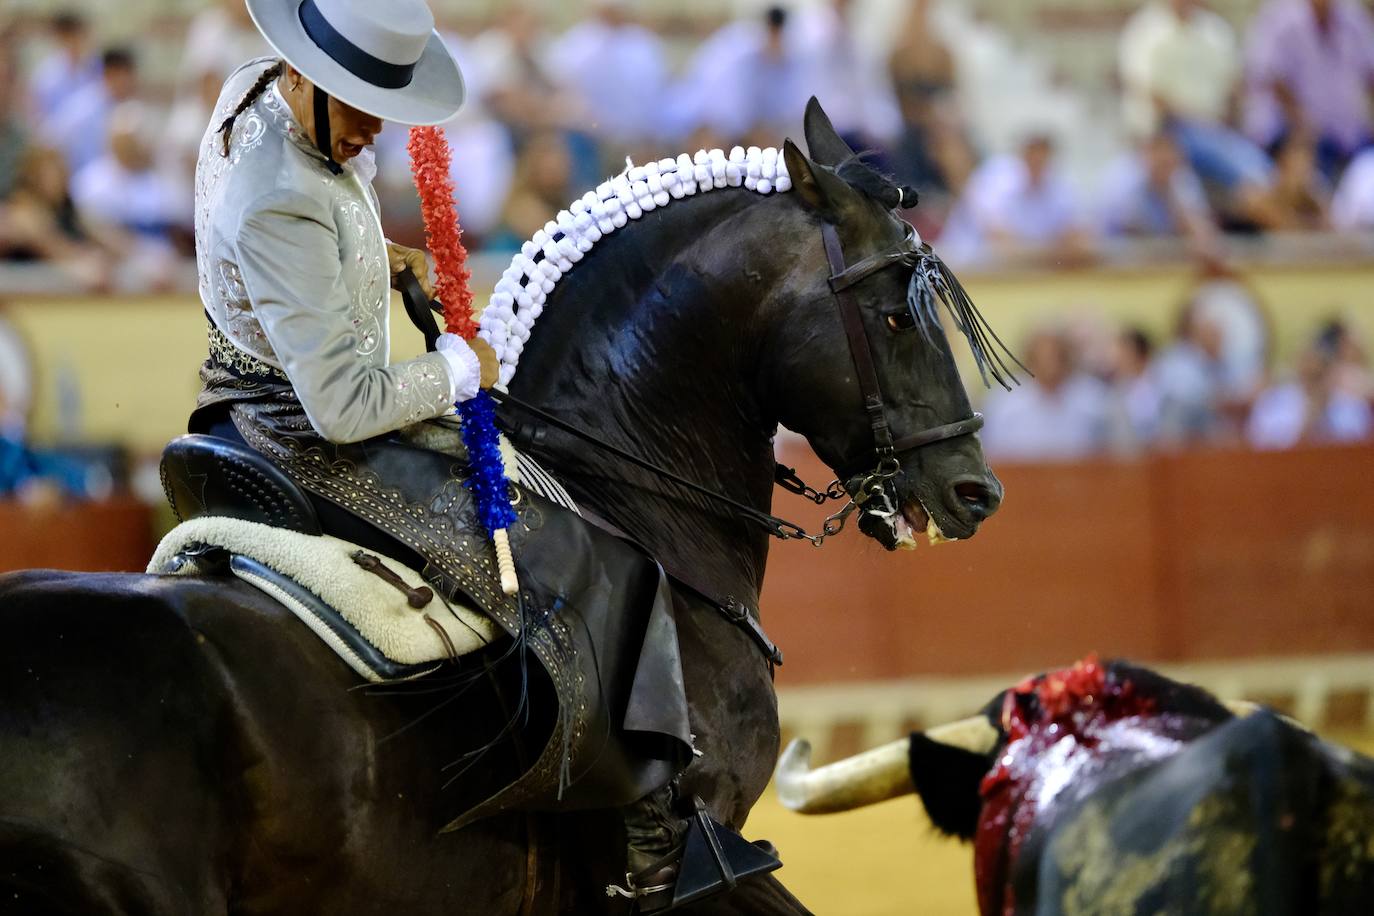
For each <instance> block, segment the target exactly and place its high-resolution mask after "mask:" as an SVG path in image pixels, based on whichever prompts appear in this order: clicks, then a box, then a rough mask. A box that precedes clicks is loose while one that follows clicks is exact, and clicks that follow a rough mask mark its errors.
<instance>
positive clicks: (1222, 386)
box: [1155, 303, 1226, 447]
mask: <svg viewBox="0 0 1374 916" xmlns="http://www.w3.org/2000/svg"><path fill="white" fill-rule="evenodd" d="M1224 346H1225V338H1224V337H1223V332H1222V328H1221V326H1220V325H1219V324H1218V323H1217V322H1215V321H1213V320H1210V319H1209V318H1208V317H1207V316H1205V315H1204V314H1202V310H1201V309H1200V308H1199V307H1198V306H1197V304H1196V303H1192V304H1190V305H1189V306H1188V307H1186V308H1185V309H1184V310H1183V312H1182V314H1181V315H1180V317H1179V322H1178V327H1177V330H1176V333H1175V337H1174V342H1173V343H1172V344H1171V345H1170V346H1169V347H1168V348H1167V349H1165V351H1164V352H1163V353H1161V354H1160V356H1159V359H1158V361H1157V362H1156V364H1155V379H1156V381H1157V383H1158V385H1159V399H1160V406H1159V425H1158V427H1157V435H1156V441H1158V442H1159V443H1161V444H1163V445H1167V446H1173V447H1177V446H1182V445H1193V444H1198V443H1206V442H1213V441H1216V440H1217V439H1219V438H1221V437H1222V435H1223V432H1224V429H1225V421H1224V416H1223V413H1222V407H1221V404H1222V400H1223V393H1224V391H1225V390H1226V364H1225V361H1224V360H1223V358H1222V352H1223V349H1224Z"/></svg>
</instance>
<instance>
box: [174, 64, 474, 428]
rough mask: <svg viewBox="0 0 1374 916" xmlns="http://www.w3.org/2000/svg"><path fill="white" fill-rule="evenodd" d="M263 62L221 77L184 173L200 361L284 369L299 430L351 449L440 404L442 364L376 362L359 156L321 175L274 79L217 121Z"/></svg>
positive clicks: (446, 392) (377, 314)
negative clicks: (203, 351)
mask: <svg viewBox="0 0 1374 916" xmlns="http://www.w3.org/2000/svg"><path fill="white" fill-rule="evenodd" d="M271 63H272V60H271V59H270V58H259V59H257V60H253V61H250V62H248V63H247V64H244V65H243V66H242V67H240V68H239V69H238V70H236V71H234V73H233V74H232V75H230V77H229V79H228V81H227V82H226V83H225V84H224V88H223V90H221V93H220V97H219V101H217V102H216V103H215V112H214V116H213V117H212V118H211V124H210V127H209V128H208V130H207V131H206V134H205V138H204V139H203V140H202V141H201V146H200V155H199V160H198V162H197V164H196V262H197V269H198V271H199V274H200V298H201V301H202V302H203V303H204V305H205V311H206V313H207V314H208V315H209V317H210V322H211V328H210V349H211V356H212V359H214V360H216V361H218V362H219V363H220V364H222V365H227V366H230V367H234V368H235V369H237V370H239V371H241V372H246V373H250V374H257V375H262V374H268V375H278V374H281V373H284V374H285V377H286V378H287V379H288V380H289V381H290V383H291V386H292V388H293V389H294V390H295V392H296V395H297V397H298V398H299V399H300V402H301V406H302V407H303V408H304V409H305V414H306V416H307V417H309V419H310V423H311V425H313V426H314V427H315V430H316V431H317V432H318V433H319V434H320V435H321V436H323V437H324V438H326V439H329V440H330V441H333V442H356V441H359V440H361V439H367V438H370V437H372V436H377V435H380V434H382V433H386V432H390V431H392V430H396V429H399V428H401V427H403V426H407V425H409V424H411V423H415V422H418V421H420V420H427V419H429V418H431V417H436V416H440V415H442V414H444V413H447V412H448V411H449V410H450V409H451V408H452V406H453V405H452V401H451V398H452V387H453V379H452V376H451V370H450V369H449V366H448V364H447V362H446V361H445V359H444V357H443V356H441V355H440V354H438V353H428V354H425V355H423V356H421V357H419V358H417V359H412V360H408V361H406V362H400V363H396V364H395V365H388V362H389V345H390V339H389V333H390V330H389V316H390V270H389V268H388V265H387V254H386V240H385V238H384V236H383V235H382V225H381V220H380V217H379V211H378V208H377V198H376V195H375V193H374V192H373V190H372V184H371V181H372V176H373V174H374V173H375V170H376V166H375V164H374V163H373V161H372V158H371V153H370V152H366V151H365V152H364V154H363V155H362V156H359V157H357V158H356V159H354V160H353V161H352V162H351V163H349V164H346V165H344V167H343V173H342V174H341V175H333V174H331V173H330V171H329V170H328V169H327V168H326V166H325V159H324V156H323V155H322V154H321V153H320V152H319V150H317V149H316V148H315V147H314V145H313V144H312V143H311V142H310V139H309V137H308V136H307V135H306V133H305V132H304V131H303V130H301V128H300V127H299V126H298V125H297V124H296V123H295V121H294V119H293V118H292V116H291V111H290V109H289V108H288V107H287V104H286V102H285V100H284V99H283V98H282V96H281V94H280V93H279V92H278V91H277V88H276V86H275V84H274V85H273V86H271V87H270V88H269V89H268V90H267V91H266V92H264V93H263V94H262V95H260V96H259V97H258V99H257V100H256V101H255V102H254V103H253V104H252V105H251V106H250V107H249V108H248V109H246V110H245V111H244V112H243V114H241V115H239V117H238V119H237V120H236V121H235V124H234V130H233V135H232V137H231V140H230V145H229V155H228V156H227V157H226V156H224V155H222V152H223V147H222V137H221V135H220V134H218V133H216V130H217V128H218V127H219V124H220V123H221V122H222V121H223V120H224V118H225V117H227V116H228V115H229V114H230V112H232V111H233V110H234V108H235V107H236V106H237V105H238V103H239V101H240V100H241V99H242V98H243V95H244V93H245V92H247V91H248V89H249V88H250V87H251V86H252V84H253V82H254V81H255V80H256V79H257V78H258V76H259V75H260V74H261V73H262V72H263V71H264V70H265V69H266V68H267V67H268V66H270V65H271Z"/></svg>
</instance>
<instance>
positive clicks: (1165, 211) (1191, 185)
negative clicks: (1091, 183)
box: [1101, 154, 1211, 236]
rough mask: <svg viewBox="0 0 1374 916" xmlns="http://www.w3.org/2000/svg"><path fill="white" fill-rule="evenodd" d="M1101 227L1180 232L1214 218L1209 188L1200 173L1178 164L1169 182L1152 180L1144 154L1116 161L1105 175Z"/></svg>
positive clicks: (1125, 231)
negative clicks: (1165, 183) (1209, 202)
mask: <svg viewBox="0 0 1374 916" xmlns="http://www.w3.org/2000/svg"><path fill="white" fill-rule="evenodd" d="M1101 219H1102V228H1103V230H1104V231H1105V232H1106V233H1107V234H1108V235H1145V236H1181V235H1186V234H1188V232H1189V230H1190V228H1192V227H1195V226H1201V225H1205V224H1207V223H1208V222H1210V220H1211V210H1210V208H1209V207H1208V204H1207V192H1206V191H1205V190H1203V187H1202V181H1201V180H1200V179H1199V178H1198V177H1197V173H1196V172H1194V171H1193V170H1192V169H1190V168H1188V167H1187V166H1186V165H1183V164H1180V165H1178V166H1177V167H1176V168H1175V169H1174V170H1173V171H1172V172H1171V173H1170V174H1169V177H1168V183H1167V186H1164V187H1160V186H1157V185H1152V184H1151V183H1150V174H1149V172H1148V171H1147V169H1146V166H1145V162H1144V157H1143V156H1141V155H1139V154H1132V155H1128V156H1124V157H1121V158H1119V159H1117V160H1116V161H1115V162H1113V163H1112V164H1111V165H1110V166H1109V167H1108V169H1107V172H1106V174H1105V175H1104V176H1103V179H1102V194H1101Z"/></svg>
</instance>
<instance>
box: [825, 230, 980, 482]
mask: <svg viewBox="0 0 1374 916" xmlns="http://www.w3.org/2000/svg"><path fill="white" fill-rule="evenodd" d="M917 238H918V237H917V235H916V230H915V229H913V228H911V227H910V226H908V227H907V233H906V237H905V238H904V239H902V241H900V242H898V243H897V244H896V245H894V246H893V247H891V248H889V249H887V250H886V251H882V252H879V253H878V254H875V255H873V256H872V257H869V258H865V259H864V260H862V261H860V262H859V263H857V264H855V265H853V266H846V265H845V260H844V248H843V246H842V245H841V244H840V236H839V233H838V232H836V231H835V227H834V226H833V225H832V224H830V223H821V239H822V240H823V241H824V243H825V256H826V259H827V260H828V261H829V262H830V289H831V292H832V293H834V296H835V302H836V304H837V305H838V306H839V309H840V320H841V322H843V324H844V333H845V337H846V338H848V340H849V355H850V357H851V358H852V359H853V360H854V371H855V374H856V376H857V378H858V382H859V392H860V394H861V395H862V396H863V401H864V411H865V412H866V413H867V414H868V421H869V426H870V427H871V429H872V431H873V449H872V452H871V453H868V454H864V455H858V456H855V457H854V459H853V460H851V461H846V462H845V463H844V465H843V467H842V468H841V473H842V474H846V473H848V472H850V471H852V470H854V469H855V468H859V469H862V468H865V467H869V466H872V467H874V468H875V470H874V471H873V472H872V473H870V474H867V475H864V474H862V473H860V474H856V475H854V476H856V477H862V476H866V477H868V478H870V479H871V478H874V477H891V476H892V474H891V472H890V471H889V472H886V473H885V472H884V468H889V469H890V467H891V466H892V464H893V462H895V459H896V456H897V455H898V454H900V453H902V452H907V451H911V450H912V449H917V448H923V447H924V446H927V445H934V444H935V443H936V442H944V441H945V440H947V439H955V438H958V437H959V436H968V435H971V434H973V433H976V432H977V431H978V430H980V429H982V428H983V415H982V414H980V413H975V414H974V415H973V416H971V417H967V418H965V419H963V420H957V421H955V422H953V423H945V424H944V425H942V426H936V427H933V428H931V429H924V430H919V431H917V432H914V433H911V434H909V435H906V436H902V437H900V438H894V437H893V434H892V427H891V425H890V424H889V423H888V419H887V404H886V402H885V401H884V400H883V389H882V385H881V384H880V383H879V381H878V368H877V364H876V363H875V362H874V360H873V348H872V347H871V346H870V345H869V340H868V331H867V329H866V328H865V327H864V319H863V311H862V309H861V308H860V307H859V301H858V298H857V297H856V296H855V295H854V290H853V287H854V286H855V284H857V283H859V282H861V281H863V280H865V279H867V278H868V277H870V276H872V275H873V274H875V273H878V272H879V271H882V270H886V269H887V268H889V267H895V266H897V265H902V266H909V267H912V268H914V267H916V265H917V264H918V262H919V261H920V259H921V258H922V256H923V255H924V254H925V253H926V252H927V251H928V250H929V249H928V248H926V246H925V245H923V244H921V243H920V242H918V241H917ZM870 455H871V459H870ZM870 460H871V461H872V462H873V464H872V465H870Z"/></svg>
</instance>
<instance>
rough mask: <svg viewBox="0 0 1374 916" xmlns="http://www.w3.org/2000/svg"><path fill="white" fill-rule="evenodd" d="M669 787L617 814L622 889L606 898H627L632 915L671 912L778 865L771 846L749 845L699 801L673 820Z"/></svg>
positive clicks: (610, 889) (672, 788)
mask: <svg viewBox="0 0 1374 916" xmlns="http://www.w3.org/2000/svg"><path fill="white" fill-rule="evenodd" d="M680 803H681V800H680V799H679V798H678V795H677V791H676V786H675V784H669V785H668V786H665V787H664V788H662V789H659V790H658V791H657V792H653V793H651V794H649V795H646V796H645V797H644V798H641V799H640V800H639V801H637V802H635V803H634V804H632V805H627V806H625V807H624V808H622V809H620V810H621V815H622V817H623V818H624V823H625V836H626V841H627V844H628V849H627V851H626V875H625V884H626V887H624V888H618V887H614V886H612V887H608V888H606V892H607V893H608V894H610V895H611V896H623V897H629V898H632V899H633V900H634V901H635V904H636V912H639V913H655V912H659V911H663V910H668V909H675V908H677V907H679V906H685V905H687V904H689V903H694V902H696V901H697V900H701V899H703V898H706V897H710V896H713V895H715V894H719V893H723V892H725V891H728V890H730V889H731V888H733V887H734V886H735V885H736V884H737V883H738V882H739V881H740V880H742V879H744V878H748V877H751V876H753V875H759V874H763V873H765V872H770V871H772V870H773V869H775V868H778V867H779V866H781V865H782V862H781V861H779V859H778V854H777V850H776V849H775V848H774V847H773V844H772V843H769V842H767V841H766V840H759V841H757V842H754V843H750V842H748V841H747V840H745V839H744V838H743V837H741V836H740V835H739V834H738V833H736V832H735V831H733V830H731V829H730V828H729V827H726V826H724V825H723V824H721V823H720V822H718V821H716V820H715V818H713V817H711V815H710V812H709V811H708V810H707V808H706V805H705V803H704V802H702V800H701V799H700V798H693V799H692V800H691V803H690V805H687V806H686V807H688V808H690V809H691V811H690V814H689V815H688V817H686V818H685V819H684V818H682V817H679V816H678V807H679V804H680Z"/></svg>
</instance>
